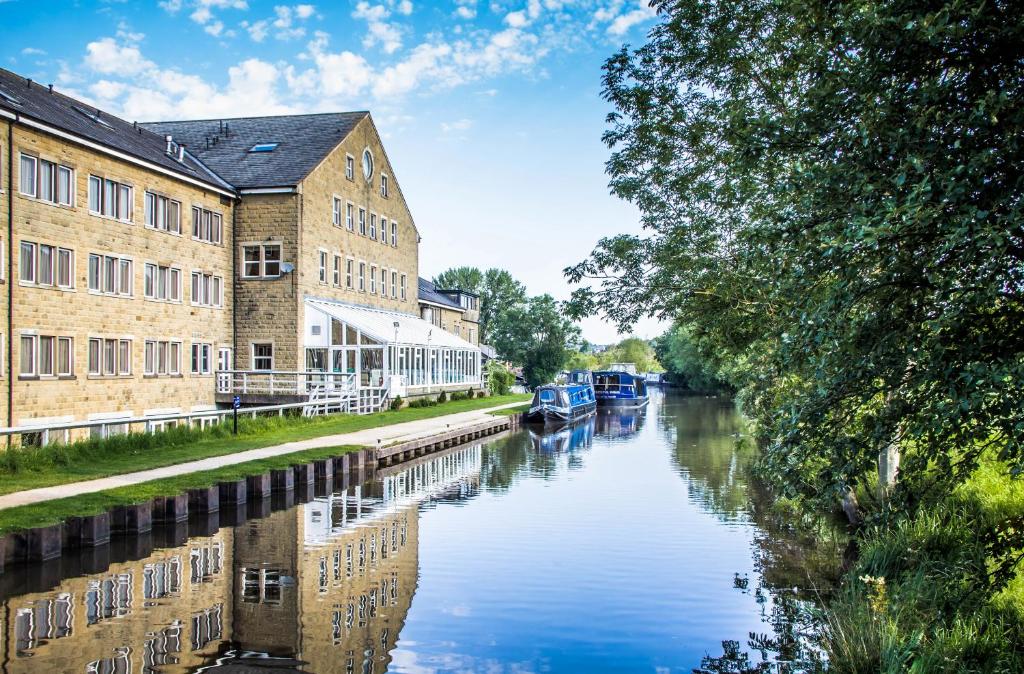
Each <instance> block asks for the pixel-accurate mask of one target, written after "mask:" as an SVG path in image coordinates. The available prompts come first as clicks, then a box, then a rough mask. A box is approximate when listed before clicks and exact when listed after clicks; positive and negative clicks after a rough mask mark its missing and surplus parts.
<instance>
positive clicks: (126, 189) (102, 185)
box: [86, 173, 135, 225]
mask: <svg viewBox="0 0 1024 674" xmlns="http://www.w3.org/2000/svg"><path fill="white" fill-rule="evenodd" d="M93 181H96V182H95V183H94V182H93ZM94 184H96V185H98V189H99V191H98V193H97V194H96V196H97V198H98V204H99V210H96V209H94V208H93V185H94ZM108 185H112V186H113V197H114V202H115V204H114V210H115V211H116V212H115V213H113V214H111V213H108V212H107V206H108V203H107V202H108V199H107V186H108ZM88 186H89V196H88V199H87V200H86V203H87V205H88V208H89V213H90V214H91V215H95V216H96V217H98V218H107V219H108V220H117V221H118V222H123V223H125V224H129V225H130V224H131V223H132V222H133V220H134V219H135V186H134V185H132V184H130V183H125V182H121V181H120V180H114V179H113V178H107V177H105V176H101V175H96V174H95V173H90V174H89V181H88ZM126 193H127V195H128V196H127V201H128V206H127V209H124V208H122V207H123V204H124V201H125V194H126ZM125 210H126V211H127V217H122V214H123V212H124V211H125Z"/></svg>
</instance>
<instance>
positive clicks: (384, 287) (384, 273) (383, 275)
mask: <svg viewBox="0 0 1024 674" xmlns="http://www.w3.org/2000/svg"><path fill="white" fill-rule="evenodd" d="M380 296H381V297H387V296H388V270H387V269H384V268H381V270H380Z"/></svg>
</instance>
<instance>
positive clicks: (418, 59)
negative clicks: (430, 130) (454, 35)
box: [373, 44, 462, 99]
mask: <svg viewBox="0 0 1024 674" xmlns="http://www.w3.org/2000/svg"><path fill="white" fill-rule="evenodd" d="M451 53H452V48H451V47H450V46H449V45H447V44H437V45H432V44H421V45H419V46H418V47H416V48H415V49H413V50H412V53H411V54H410V55H409V56H408V57H407V58H406V59H405V60H404V61H401V62H399V63H397V64H395V65H393V66H389V67H387V68H385V69H384V70H383V71H382V72H381V73H380V74H379V75H378V76H377V77H376V79H375V81H374V85H373V95H374V96H376V97H377V98H379V99H389V98H394V97H398V96H402V95H404V94H407V93H409V92H410V91H412V90H413V89H416V88H418V87H419V86H421V85H422V84H423V83H425V82H433V83H435V84H442V85H444V86H454V85H455V84H459V83H461V82H462V76H461V75H459V73H458V71H457V70H456V69H455V68H453V67H452V66H451V64H450V63H448V57H449V56H450V55H451Z"/></svg>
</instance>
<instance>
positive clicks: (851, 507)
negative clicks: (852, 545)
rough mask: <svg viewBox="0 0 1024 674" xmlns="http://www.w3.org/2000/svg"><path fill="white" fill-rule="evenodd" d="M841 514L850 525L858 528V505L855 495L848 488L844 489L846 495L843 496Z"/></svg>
mask: <svg viewBox="0 0 1024 674" xmlns="http://www.w3.org/2000/svg"><path fill="white" fill-rule="evenodd" d="M843 512H844V513H846V519H847V520H849V522H850V524H852V525H853V526H855V527H856V526H860V523H861V516H860V505H859V504H858V503H857V495H856V494H855V493H854V492H853V490H852V489H850V488H847V489H846V494H845V495H844V496H843Z"/></svg>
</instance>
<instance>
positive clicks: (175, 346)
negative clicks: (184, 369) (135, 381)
mask: <svg viewBox="0 0 1024 674" xmlns="http://www.w3.org/2000/svg"><path fill="white" fill-rule="evenodd" d="M145 351H146V353H145V358H144V359H143V366H142V370H143V374H145V375H147V376H150V377H156V376H166V375H171V376H177V375H179V374H181V342H175V341H162V340H153V339H147V340H146V345H145Z"/></svg>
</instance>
